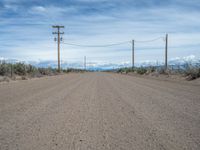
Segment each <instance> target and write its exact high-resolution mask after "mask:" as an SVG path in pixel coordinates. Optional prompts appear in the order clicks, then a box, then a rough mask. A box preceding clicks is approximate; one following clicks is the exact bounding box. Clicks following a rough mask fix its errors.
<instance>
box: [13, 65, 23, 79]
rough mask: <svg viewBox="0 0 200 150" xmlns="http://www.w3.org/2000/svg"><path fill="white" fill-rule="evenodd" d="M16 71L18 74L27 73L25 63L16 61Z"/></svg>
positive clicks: (14, 66) (14, 67)
mask: <svg viewBox="0 0 200 150" xmlns="http://www.w3.org/2000/svg"><path fill="white" fill-rule="evenodd" d="M13 70H14V73H15V74H17V75H21V76H23V75H26V65H25V64H24V63H16V64H14V65H13Z"/></svg>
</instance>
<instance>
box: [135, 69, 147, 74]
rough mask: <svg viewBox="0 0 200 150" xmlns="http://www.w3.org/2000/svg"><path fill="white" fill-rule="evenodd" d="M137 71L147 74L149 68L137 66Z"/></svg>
mask: <svg viewBox="0 0 200 150" xmlns="http://www.w3.org/2000/svg"><path fill="white" fill-rule="evenodd" d="M136 72H137V73H138V74H141V75H142V74H145V73H146V72H147V69H146V68H143V67H141V68H137V69H136Z"/></svg>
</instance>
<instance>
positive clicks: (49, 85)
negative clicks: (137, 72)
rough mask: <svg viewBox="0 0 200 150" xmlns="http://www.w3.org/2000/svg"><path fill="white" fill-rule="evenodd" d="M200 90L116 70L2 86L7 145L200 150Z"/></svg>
mask: <svg viewBox="0 0 200 150" xmlns="http://www.w3.org/2000/svg"><path fill="white" fill-rule="evenodd" d="M199 92H200V86H199V85H194V84H190V83H185V82H184V83H182V82H168V81H162V80H152V79H145V78H140V77H133V76H126V75H120V74H109V73H84V74H69V75H61V76H53V77H46V78H40V79H33V80H27V81H18V82H10V83H4V84H0V114H1V115H0V150H54V149H55V150H79V149H81V150H89V149H91V150H108V149H110V150H131V149H135V150H146V149H148V150H159V149H163V150H172V149H173V150H183V149H186V150H187V149H188V150H192V149H193V150H199V149H200V94H199Z"/></svg>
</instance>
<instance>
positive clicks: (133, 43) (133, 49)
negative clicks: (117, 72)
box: [132, 40, 135, 69]
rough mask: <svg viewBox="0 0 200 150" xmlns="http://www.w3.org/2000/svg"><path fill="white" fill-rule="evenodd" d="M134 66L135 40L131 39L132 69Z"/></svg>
mask: <svg viewBox="0 0 200 150" xmlns="http://www.w3.org/2000/svg"><path fill="white" fill-rule="evenodd" d="M134 67H135V41H134V40H132V69H134Z"/></svg>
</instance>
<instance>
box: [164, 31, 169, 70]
mask: <svg viewBox="0 0 200 150" xmlns="http://www.w3.org/2000/svg"><path fill="white" fill-rule="evenodd" d="M165 42H166V43H165V69H167V67H168V64H167V62H168V60H167V58H168V34H166V39H165Z"/></svg>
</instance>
